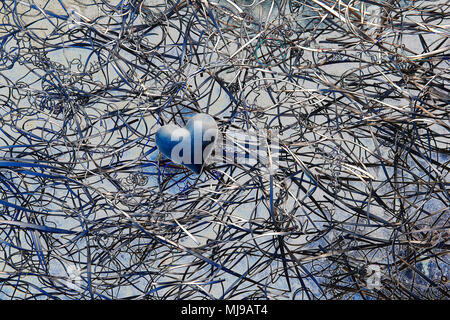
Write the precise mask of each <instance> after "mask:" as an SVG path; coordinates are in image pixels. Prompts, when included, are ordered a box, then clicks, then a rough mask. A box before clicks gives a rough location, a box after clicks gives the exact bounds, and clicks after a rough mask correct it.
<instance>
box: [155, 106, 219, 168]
mask: <svg viewBox="0 0 450 320" xmlns="http://www.w3.org/2000/svg"><path fill="white" fill-rule="evenodd" d="M217 135H218V128H217V123H216V121H215V120H214V118H213V117H211V116H210V115H208V114H206V113H199V114H196V115H195V116H193V117H192V118H191V119H189V121H188V123H187V124H186V126H185V127H184V128H181V127H179V126H176V125H173V124H169V125H165V126H163V127H161V128H159V129H158V131H157V132H156V145H157V146H158V149H159V151H160V152H161V153H162V154H163V155H165V156H166V157H167V158H169V159H171V160H172V161H173V162H175V163H178V164H182V165H183V166H185V167H187V168H189V169H190V170H192V171H193V172H195V173H196V174H200V172H201V171H202V168H203V165H204V164H205V161H206V159H207V158H208V157H209V155H210V154H211V151H212V149H213V147H214V142H215V141H216V140H217Z"/></svg>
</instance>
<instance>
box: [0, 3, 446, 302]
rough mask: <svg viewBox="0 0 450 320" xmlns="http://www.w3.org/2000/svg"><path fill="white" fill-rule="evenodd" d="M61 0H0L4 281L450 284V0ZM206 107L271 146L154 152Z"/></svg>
mask: <svg viewBox="0 0 450 320" xmlns="http://www.w3.org/2000/svg"><path fill="white" fill-rule="evenodd" d="M50 3H52V2H45V1H42V2H41V1H36V0H34V1H33V0H23V1H8V0H5V1H2V2H1V3H0V19H1V23H0V101H1V103H0V124H1V127H0V208H1V209H0V298H3V299H42V298H44V299H49V298H50V299H67V298H69V299H118V298H123V299H354V298H358V299H447V298H448V297H449V295H448V293H447V291H448V271H449V267H448V249H449V246H448V227H449V226H448V218H449V207H448V204H449V203H450V201H449V200H450V197H449V194H448V186H449V180H448V174H449V125H450V124H449V107H448V105H449V96H450V95H449V90H450V87H449V55H448V54H449V50H450V44H449V41H448V37H449V30H448V22H449V21H450V20H449V15H450V8H449V4H448V3H445V2H444V1H396V0H394V1H392V0H389V1H387V0H386V1H377V2H369V1H355V0H351V1H345V2H344V1H336V0H311V1H300V0H282V1H268V0H266V1H260V2H258V1H253V2H249V1H243V2H235V1H233V0H226V1H217V2H212V1H211V2H210V1H208V0H202V1H189V0H187V1H169V0H167V1H131V0H129V1H127V0H123V1H116V2H114V3H113V2H111V1H104V0H97V1H87V0H86V1H79V2H74V1H72V2H70V3H71V4H69V1H53V4H52V6H50ZM197 112H205V113H208V114H210V115H212V116H213V117H214V118H215V119H216V121H217V123H218V125H219V127H220V131H221V134H222V135H223V136H224V137H225V138H226V137H229V136H231V134H232V133H233V132H250V131H252V130H253V131H256V132H263V131H264V130H266V131H264V132H269V131H271V132H276V133H277V135H276V136H275V135H265V134H262V136H263V140H264V141H265V143H266V145H267V146H269V145H273V146H274V145H277V146H278V149H277V151H276V156H277V158H276V160H273V159H275V158H274V157H272V156H274V154H271V153H270V150H269V152H268V153H267V154H266V158H265V159H266V160H267V158H268V159H269V160H268V161H269V162H267V161H266V160H261V159H257V161H256V162H251V163H250V162H245V161H240V160H239V159H237V158H235V157H233V156H232V157H231V158H230V157H226V156H224V155H223V154H222V153H221V152H220V149H219V151H218V152H216V154H215V155H214V158H213V161H210V162H209V163H208V165H207V166H206V168H205V169H204V172H203V173H202V175H200V176H198V177H197V176H194V175H193V174H192V173H191V172H190V171H189V170H188V169H186V168H184V167H182V166H180V165H177V164H175V163H172V162H171V161H170V159H166V158H164V157H162V156H160V155H159V152H158V150H157V148H156V146H155V139H154V133H155V131H156V129H157V128H158V127H159V126H161V125H165V124H168V123H175V124H178V125H181V126H182V125H184V124H185V123H186V122H187V120H188V119H189V117H190V116H192V115H193V114H195V113H197ZM226 141H233V140H229V139H227V140H226ZM238 144H239V143H238V142H236V145H238ZM237 149H239V150H241V151H242V150H243V151H244V153H245V152H247V151H248V150H247V146H246V145H239V148H237ZM237 149H235V150H237ZM216 151H217V150H216ZM248 152H249V151H248ZM241 160H242V159H241ZM272 162H274V163H272ZM271 166H276V170H267V168H269V169H270V168H272V167H271ZM374 266H375V267H376V268H377V270H379V274H378V275H377V276H378V278H377V279H378V280H377V281H379V285H378V286H376V287H370V286H369V285H368V283H369V282H370V281H371V279H372V280H373V279H374V278H373V276H374V275H373V274H371V273H370V272H371V271H370V270H373V268H374Z"/></svg>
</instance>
